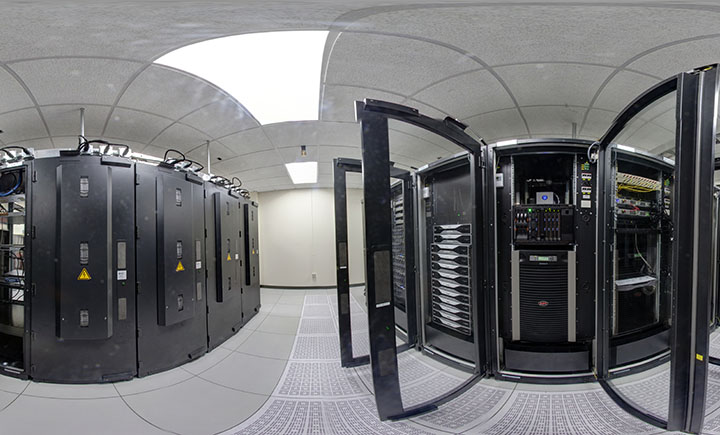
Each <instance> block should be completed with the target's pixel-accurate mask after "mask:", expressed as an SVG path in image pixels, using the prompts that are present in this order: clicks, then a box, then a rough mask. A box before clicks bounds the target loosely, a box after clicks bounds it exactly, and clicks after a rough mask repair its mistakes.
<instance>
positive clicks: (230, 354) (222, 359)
mask: <svg viewBox="0 0 720 435" xmlns="http://www.w3.org/2000/svg"><path fill="white" fill-rule="evenodd" d="M225 350H228V349H225ZM228 352H229V353H228V354H227V355H225V356H224V357H222V358H221V359H220V360H219V361H217V362H215V363H214V364H213V365H211V366H210V367H208V368H206V369H205V370H203V371H201V372H199V373H193V372H191V371H190V370H188V369H186V368H185V365H181V366H179V367H180V368H181V369H183V370H185V371H186V372H188V373H190V374H191V375H193V376H197V375H201V374H203V373H205V372H206V371H208V370H210V369H211V368H213V367H215V366H216V365H218V364H220V363H221V362H223V361H225V360H226V359H228V358H230V356H232V354H233V352H234V351H228ZM208 355H209V354H208ZM196 361H197V360H196Z"/></svg>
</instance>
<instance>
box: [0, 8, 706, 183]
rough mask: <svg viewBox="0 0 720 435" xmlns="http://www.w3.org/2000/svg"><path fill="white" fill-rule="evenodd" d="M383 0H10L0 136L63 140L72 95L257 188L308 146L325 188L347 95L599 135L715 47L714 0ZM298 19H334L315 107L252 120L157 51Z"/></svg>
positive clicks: (1, 51)
mask: <svg viewBox="0 0 720 435" xmlns="http://www.w3.org/2000/svg"><path fill="white" fill-rule="evenodd" d="M389 4H390V5H388V4H387V3H386V4H384V5H380V4H379V2H373V1H363V0H359V1H355V2H352V3H349V2H347V3H346V2H329V1H324V2H315V3H313V2H292V1H287V2H273V1H266V2H243V3H242V4H228V3H212V2H198V3H189V2H185V3H170V2H156V3H148V2H142V3H141V2H136V3H106V4H88V3H78V4H77V5H71V4H67V3H65V4H62V5H55V4H51V3H50V4H48V3H45V4H33V3H6V4H4V6H3V14H2V15H0V38H1V39H0V40H2V41H3V44H1V45H0V129H2V130H3V131H4V132H3V133H2V134H0V143H1V144H4V145H10V144H23V145H26V146H31V147H34V148H36V149H43V148H62V147H71V146H75V145H76V143H77V134H78V133H79V129H80V126H79V119H80V115H79V109H80V107H84V108H85V109H86V132H87V135H88V136H92V137H93V138H104V139H107V140H112V141H116V142H123V143H127V144H129V145H130V146H131V147H132V148H133V150H134V151H137V152H143V153H147V154H153V155H157V156H162V154H163V153H164V151H165V150H166V149H167V148H176V149H179V150H181V151H183V152H187V153H188V155H189V156H191V157H192V158H194V159H196V160H200V161H201V162H203V163H205V161H206V154H205V150H206V147H205V143H206V141H210V150H211V160H212V171H213V172H214V173H217V174H220V175H225V176H228V177H230V176H237V177H239V178H240V179H242V180H243V182H244V185H245V186H246V187H248V188H249V189H251V190H255V191H268V190H279V189H290V188H297V187H307V186H295V185H293V184H292V182H291V181H290V178H289V177H288V175H287V173H286V172H285V169H284V166H283V165H284V163H289V162H292V161H295V160H296V159H298V158H299V146H300V145H307V146H308V154H309V158H317V159H318V160H319V162H320V166H319V179H318V184H317V185H315V186H318V187H330V186H331V183H332V176H331V174H332V168H331V164H330V162H331V161H332V159H333V158H334V157H356V158H357V157H359V153H360V149H359V143H360V136H359V128H358V125H357V124H356V123H355V122H354V107H353V104H354V101H355V100H357V99H363V98H378V99H384V100H389V101H393V102H398V103H403V104H406V105H410V106H413V107H416V108H418V109H420V110H421V112H422V113H425V114H427V115H430V116H435V117H444V116H453V117H456V118H458V119H460V120H461V121H463V122H465V123H466V124H468V125H469V126H470V128H471V129H472V131H473V132H475V133H476V134H477V135H479V136H481V137H483V138H484V139H485V140H486V141H488V142H494V141H499V140H504V139H511V138H527V137H571V136H572V135H573V132H575V135H576V137H578V138H583V139H597V138H598V137H599V136H600V135H602V133H603V132H604V131H605V129H607V127H608V126H609V124H610V122H611V121H612V119H613V118H614V117H615V116H616V115H617V113H618V112H619V111H620V110H621V109H622V108H623V107H624V106H625V105H626V104H627V103H629V102H630V101H631V100H632V99H633V98H634V97H635V96H636V95H637V94H639V93H640V92H642V91H643V90H645V89H646V88H648V87H649V86H652V85H653V84H654V83H656V82H658V81H660V80H662V79H664V78H666V77H668V76H670V75H672V74H675V73H677V72H680V71H683V70H688V69H691V68H693V67H696V66H700V65H704V64H709V63H714V62H718V61H720V30H719V29H718V26H717V23H718V22H720V6H716V5H713V4H711V3H697V2H695V3H690V2H688V3H655V2H642V1H640V2H635V3H628V2H623V3H615V2H609V3H598V2H582V1H580V2H578V1H575V2H572V1H570V2H561V3H552V4H550V3H548V4H542V3H527V4H520V3H517V2H504V3H476V2H472V3H471V2H465V3H462V2H460V3H452V4H450V3H436V2H422V1H420V2H414V3H413V4H406V3H402V2H392V1H391V2H389ZM302 29H313V30H329V31H330V34H329V37H328V41H327V43H326V47H325V53H324V58H323V69H322V76H321V77H320V78H319V79H320V80H321V92H320V95H319V98H320V113H319V121H303V122H285V123H279V124H270V125H265V126H261V125H259V124H258V122H257V121H256V120H255V118H254V117H253V116H252V114H251V113H249V112H248V111H247V110H246V109H245V108H244V107H243V105H242V101H237V100H235V99H234V98H232V97H231V96H230V95H228V94H227V93H225V92H224V91H223V90H222V89H218V88H217V87H216V86H214V85H213V84H211V83H208V82H207V81H204V80H202V79H200V78H198V77H195V76H192V75H190V74H187V73H184V72H182V71H178V70H174V69H171V68H167V67H164V66H159V65H154V64H153V61H154V60H155V59H157V58H159V57H160V56H162V55H163V54H165V53H167V52H169V51H171V50H174V49H176V48H179V47H182V46H184V45H187V44H190V43H194V42H198V41H202V40H206V39H210V38H216V37H222V36H229V35H235V34H241V33H249V32H261V31H274V30H302ZM248 68H252V65H248ZM248 85H249V86H251V85H252V84H248ZM656 119H657V121H654V122H658V123H661V122H668V121H667V119H670V120H671V119H672V117H671V116H670V117H668V116H665V117H663V116H660V117H657V118H656ZM669 122H671V121H669ZM649 127H652V126H649ZM665 127H666V126H665V125H658V126H657V128H659V129H661V128H665ZM652 129H653V128H648V130H652ZM391 137H392V138H393V149H392V151H393V155H392V158H393V160H395V161H396V162H397V163H398V165H401V166H409V167H417V166H419V165H421V164H422V163H427V162H430V161H433V160H435V159H437V158H438V157H443V156H447V155H449V154H452V153H454V152H455V150H453V149H449V148H451V147H448V146H447V144H446V143H442V141H438V140H434V139H433V138H432V137H426V136H423V135H420V134H416V132H411V131H407V129H403V128H402V127H398V128H396V129H395V130H394V131H393V132H392V136H391ZM630 145H632V144H630ZM661 145H664V144H658V146H661ZM643 146H645V145H643ZM647 147H648V148H652V146H651V145H647ZM358 183H359V179H355V180H354V181H352V183H351V184H352V185H353V186H354V187H357V186H359V184H358Z"/></svg>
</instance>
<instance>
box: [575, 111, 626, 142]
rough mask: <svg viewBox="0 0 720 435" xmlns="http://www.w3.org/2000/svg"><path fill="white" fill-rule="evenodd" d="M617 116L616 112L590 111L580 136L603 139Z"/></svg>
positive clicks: (579, 133)
mask: <svg viewBox="0 0 720 435" xmlns="http://www.w3.org/2000/svg"><path fill="white" fill-rule="evenodd" d="M617 115H618V112H615V111H609V110H599V109H590V112H588V116H587V119H586V120H585V126H584V127H583V128H582V130H580V131H579V132H578V135H579V136H583V137H590V138H592V139H599V138H601V137H602V136H603V135H604V134H605V132H606V131H607V130H608V129H609V128H610V125H611V124H612V122H613V120H614V119H615V117H616V116H617ZM578 128H579V127H578Z"/></svg>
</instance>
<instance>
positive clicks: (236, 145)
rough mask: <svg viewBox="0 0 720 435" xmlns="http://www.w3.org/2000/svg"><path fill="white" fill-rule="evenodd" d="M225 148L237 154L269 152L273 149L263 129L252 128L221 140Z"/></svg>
mask: <svg viewBox="0 0 720 435" xmlns="http://www.w3.org/2000/svg"><path fill="white" fill-rule="evenodd" d="M221 141H222V143H223V144H225V146H226V147H227V148H228V149H229V150H231V151H232V152H234V153H235V154H248V153H252V152H256V151H268V150H271V149H273V148H274V147H273V144H272V143H270V141H269V140H268V138H267V136H266V135H265V133H264V132H263V129H262V128H261V127H258V128H251V129H249V130H245V131H241V132H239V133H235V134H231V135H230V136H225V137H223V138H222V139H221Z"/></svg>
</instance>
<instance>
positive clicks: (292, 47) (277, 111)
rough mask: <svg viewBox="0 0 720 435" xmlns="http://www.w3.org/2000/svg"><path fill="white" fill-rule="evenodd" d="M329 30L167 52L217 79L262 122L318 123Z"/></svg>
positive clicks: (183, 66) (176, 64)
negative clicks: (324, 56)
mask: <svg viewBox="0 0 720 435" xmlns="http://www.w3.org/2000/svg"><path fill="white" fill-rule="evenodd" d="M327 35H328V32H327V31H315V30H312V31H289V32H264V33H249V34H245V35H236V36H228V37H224V38H218V39H211V40H209V41H203V42H198V43H196V44H192V45H188V46H186V47H182V48H179V49H177V50H175V51H172V52H170V53H168V54H166V55H165V56H162V57H161V58H159V59H158V60H156V61H155V62H156V63H159V64H162V65H167V66H170V67H173V68H177V69H180V70H183V71H187V72H189V73H191V74H194V75H196V76H199V77H202V78H203V79H205V80H207V81H209V82H212V83H213V84H215V85H217V86H218V87H220V88H222V89H224V90H225V91H226V92H228V93H229V94H230V95H232V96H233V97H235V98H236V99H237V100H238V101H239V102H240V103H241V104H242V105H243V106H245V108H246V109H247V110H248V111H250V113H252V115H253V116H254V117H255V119H257V120H258V122H260V123H261V124H263V125H265V124H272V123H275V122H285V121H306V120H311V121H313V120H314V121H316V120H317V119H318V104H319V100H320V72H321V69H322V56H323V50H324V48H325V40H326V39H327Z"/></svg>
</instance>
